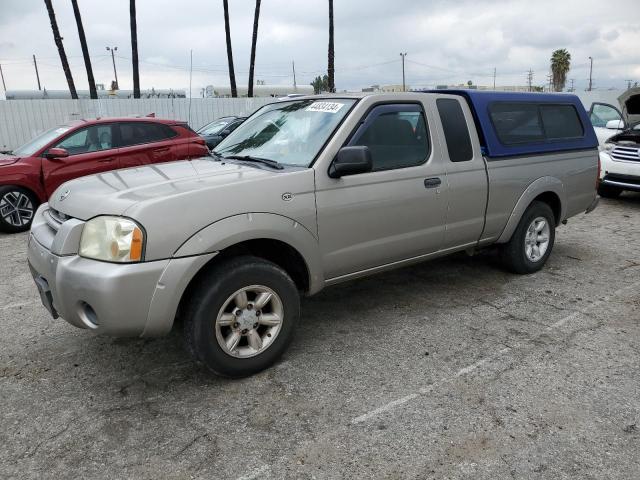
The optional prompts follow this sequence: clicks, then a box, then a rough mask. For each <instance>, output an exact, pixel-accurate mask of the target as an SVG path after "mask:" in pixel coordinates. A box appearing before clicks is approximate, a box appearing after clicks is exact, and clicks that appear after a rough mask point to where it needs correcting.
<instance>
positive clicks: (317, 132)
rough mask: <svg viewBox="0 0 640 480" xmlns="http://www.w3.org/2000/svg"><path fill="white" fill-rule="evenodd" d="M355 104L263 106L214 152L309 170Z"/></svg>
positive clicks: (333, 101) (339, 101)
mask: <svg viewBox="0 0 640 480" xmlns="http://www.w3.org/2000/svg"><path fill="white" fill-rule="evenodd" d="M354 103H355V100H353V99H330V100H294V101H290V102H279V103H273V104H271V105H266V106H264V107H262V108H261V109H260V110H258V111H257V112H256V113H255V114H253V115H252V116H251V117H249V119H247V120H246V121H245V122H244V123H243V124H242V125H240V126H239V127H238V128H237V129H236V130H235V131H234V132H233V133H231V134H230V135H229V136H228V137H227V138H225V139H224V140H223V141H222V142H220V144H218V146H217V147H216V150H215V153H216V154H218V155H221V156H223V157H224V156H232V155H233V156H251V157H260V158H267V159H270V160H275V161H277V162H279V163H281V164H283V165H292V166H300V167H308V166H309V165H310V164H311V162H313V159H314V158H315V157H316V155H317V154H318V151H319V150H320V148H322V146H323V145H324V144H325V142H326V141H327V139H328V138H329V136H330V135H331V134H332V133H333V131H334V130H335V129H336V127H337V126H338V124H339V123H340V121H341V120H342V119H343V118H344V117H345V115H346V114H347V112H348V111H349V109H350V108H351V106H352V105H353V104H354Z"/></svg>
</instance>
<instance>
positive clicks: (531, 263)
mask: <svg viewBox="0 0 640 480" xmlns="http://www.w3.org/2000/svg"><path fill="white" fill-rule="evenodd" d="M555 238H556V222H555V216H554V215H553V211H552V210H551V207H549V205H547V204H546V203H544V202H538V201H536V202H533V203H532V204H531V205H530V206H529V208H527V210H526V211H525V212H524V215H523V216H522V218H521V219H520V223H518V227H517V228H516V231H515V232H513V235H512V237H511V240H509V242H508V243H507V244H505V245H504V247H503V249H502V259H503V263H504V265H505V267H506V268H507V270H509V271H511V272H513V273H520V274H525V273H533V272H537V271H538V270H540V269H541V268H542V267H543V266H544V264H545V263H546V262H547V259H548V258H549V255H551V250H552V249H553V243H554V241H555Z"/></svg>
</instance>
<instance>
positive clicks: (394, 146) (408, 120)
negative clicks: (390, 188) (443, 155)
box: [349, 104, 429, 172]
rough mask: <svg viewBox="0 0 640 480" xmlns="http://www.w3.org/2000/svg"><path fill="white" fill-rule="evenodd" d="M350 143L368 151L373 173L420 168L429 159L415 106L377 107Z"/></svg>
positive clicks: (423, 124) (422, 121) (422, 120)
mask: <svg viewBox="0 0 640 480" xmlns="http://www.w3.org/2000/svg"><path fill="white" fill-rule="evenodd" d="M349 144H350V145H352V146H355V145H361V146H366V147H368V148H369V151H370V152H371V159H372V161H373V171H374V172H375V171H379V170H392V169H396V168H406V167H414V166H416V165H421V164H423V163H424V162H426V161H427V158H428V156H429V134H428V130H427V124H426V121H425V118H424V113H423V112H422V108H421V107H420V106H419V105H417V104H404V105H403V104H399V105H379V106H377V107H375V108H374V109H373V110H371V112H370V113H369V115H368V116H367V119H366V120H365V122H364V124H363V125H362V126H361V127H360V128H359V129H358V130H357V131H356V133H355V135H354V137H353V139H352V140H351V142H350V143H349Z"/></svg>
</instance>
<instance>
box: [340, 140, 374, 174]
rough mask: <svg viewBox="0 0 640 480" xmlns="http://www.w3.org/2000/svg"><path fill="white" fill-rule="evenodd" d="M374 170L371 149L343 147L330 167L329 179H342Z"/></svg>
mask: <svg viewBox="0 0 640 480" xmlns="http://www.w3.org/2000/svg"><path fill="white" fill-rule="evenodd" d="M372 169H373V161H372V159H371V150H369V147H365V146H356V147H342V148H341V149H340V150H339V151H338V155H336V158H335V160H334V161H333V163H332V164H331V166H330V167H329V177H331V178H340V177H344V176H345V175H356V174H358V173H367V172H370V171H371V170H372Z"/></svg>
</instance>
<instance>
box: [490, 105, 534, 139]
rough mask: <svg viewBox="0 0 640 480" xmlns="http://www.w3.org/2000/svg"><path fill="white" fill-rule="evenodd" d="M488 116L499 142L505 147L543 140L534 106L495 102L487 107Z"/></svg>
mask: <svg viewBox="0 0 640 480" xmlns="http://www.w3.org/2000/svg"><path fill="white" fill-rule="evenodd" d="M489 115H490V116H491V121H492V122H493V126H494V128H495V129H496V134H497V135H498V138H499V139H500V142H502V143H503V144H505V145H513V144H517V143H529V142H539V141H541V140H544V131H543V130H542V124H541V122H540V116H539V115H538V105H536V104H532V103H507V102H496V103H493V104H492V105H490V106H489Z"/></svg>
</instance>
